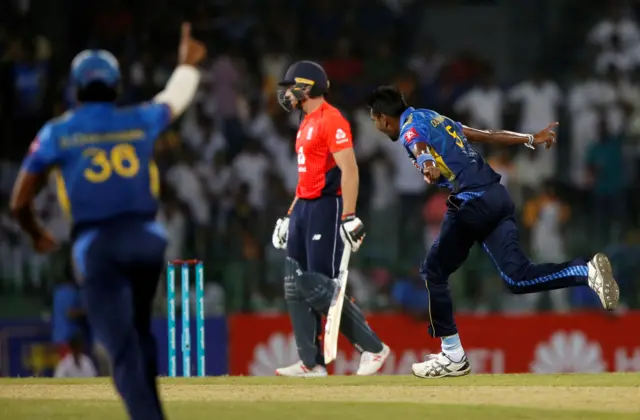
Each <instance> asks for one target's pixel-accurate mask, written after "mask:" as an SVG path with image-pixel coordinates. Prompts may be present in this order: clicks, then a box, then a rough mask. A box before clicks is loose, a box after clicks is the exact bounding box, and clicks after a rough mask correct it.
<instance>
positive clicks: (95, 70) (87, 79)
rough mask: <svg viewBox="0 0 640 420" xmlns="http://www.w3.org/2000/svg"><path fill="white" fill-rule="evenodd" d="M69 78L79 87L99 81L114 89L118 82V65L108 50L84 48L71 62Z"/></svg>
mask: <svg viewBox="0 0 640 420" xmlns="http://www.w3.org/2000/svg"><path fill="white" fill-rule="evenodd" d="M71 80H72V81H73V84H74V85H76V86H77V87H79V88H83V87H87V86H88V85H89V84H91V83H94V82H99V83H102V84H104V85H105V86H106V87H110V88H114V89H115V88H117V86H118V84H119V83H120V65H119V64H118V60H117V59H116V57H115V56H114V55H113V54H111V53H110V52H109V51H106V50H84V51H81V52H80V53H78V55H76V56H75V58H74V59H73V61H72V62H71Z"/></svg>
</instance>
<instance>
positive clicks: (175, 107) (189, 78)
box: [153, 23, 207, 121]
mask: <svg viewBox="0 0 640 420" xmlns="http://www.w3.org/2000/svg"><path fill="white" fill-rule="evenodd" d="M206 55H207V49H206V48H205V46H204V44H203V43H202V42H200V41H198V40H195V39H193V38H192V37H191V25H190V24H189V23H183V24H182V32H181V39H180V49H179V52H178V67H176V69H175V70H174V71H173V74H172V75H171V77H170V78H169V81H168V82H167V85H166V86H165V88H164V90H162V92H160V93H158V94H157V95H156V96H155V97H154V98H153V100H154V102H157V103H164V104H167V105H169V108H170V109H171V120H172V121H173V120H175V119H177V118H178V117H180V115H182V113H183V112H184V111H185V110H186V109H187V107H188V106H189V105H190V104H191V101H192V100H193V98H194V97H195V94H196V90H197V89H198V83H199V82H200V72H199V71H198V69H197V68H196V67H195V66H196V65H197V64H198V63H200V62H201V61H202V60H204V58H205V57H206Z"/></svg>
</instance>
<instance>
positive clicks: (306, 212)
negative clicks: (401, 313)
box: [287, 196, 344, 366]
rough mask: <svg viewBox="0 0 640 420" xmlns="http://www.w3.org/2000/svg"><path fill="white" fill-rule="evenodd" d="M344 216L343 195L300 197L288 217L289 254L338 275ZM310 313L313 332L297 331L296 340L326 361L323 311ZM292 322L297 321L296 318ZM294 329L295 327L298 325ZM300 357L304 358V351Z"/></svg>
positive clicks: (317, 358)
mask: <svg viewBox="0 0 640 420" xmlns="http://www.w3.org/2000/svg"><path fill="white" fill-rule="evenodd" d="M341 218H342V197H336V196H333V197H332V196H325V197H320V198H317V199H315V200H305V199H299V200H298V202H297V203H296V205H295V207H294V208H293V211H292V212H291V216H290V218H289V236H288V238H287V257H289V258H293V259H294V260H296V261H297V262H298V263H299V264H300V267H301V268H302V269H303V270H305V271H307V272H313V273H320V274H324V275H325V276H327V277H329V278H335V277H336V276H337V275H338V270H339V267H340V258H341V257H342V251H343V249H344V244H343V242H342V238H341V237H340V220H341ZM310 310H311V308H310ZM311 316H312V317H313V319H309V320H308V323H309V327H311V329H310V331H309V334H310V336H308V337H307V335H306V331H305V332H302V333H298V335H300V334H302V335H300V336H296V342H297V344H298V347H299V349H300V348H302V349H304V351H305V352H308V353H309V354H311V353H314V352H315V363H316V364H319V365H324V356H323V350H322V343H321V340H320V331H322V314H320V313H318V312H316V311H313V310H311ZM292 322H294V320H293V319H292ZM305 325H306V323H305ZM294 331H296V328H295V327H294ZM311 335H312V336H311ZM314 348H315V351H314ZM300 358H301V359H303V356H302V354H301V356H300ZM309 366H311V364H309Z"/></svg>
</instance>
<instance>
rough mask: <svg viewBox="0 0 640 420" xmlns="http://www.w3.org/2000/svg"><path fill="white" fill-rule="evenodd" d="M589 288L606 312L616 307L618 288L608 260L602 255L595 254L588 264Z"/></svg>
mask: <svg viewBox="0 0 640 420" xmlns="http://www.w3.org/2000/svg"><path fill="white" fill-rule="evenodd" d="M587 266H588V267H589V287H590V288H592V289H593V291H594V292H596V293H597V294H598V297H599V298H600V302H601V303H602V306H603V307H604V309H606V310H607V311H612V310H614V309H615V308H616V307H617V306H618V301H619V300H620V288H619V287H618V283H616V280H615V279H614V278H613V270H612V269H611V263H610V262H609V258H608V257H607V256H606V255H604V254H602V253H598V254H596V255H595V256H594V257H593V259H592V260H591V261H589V264H587Z"/></svg>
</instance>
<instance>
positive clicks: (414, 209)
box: [0, 0, 640, 314]
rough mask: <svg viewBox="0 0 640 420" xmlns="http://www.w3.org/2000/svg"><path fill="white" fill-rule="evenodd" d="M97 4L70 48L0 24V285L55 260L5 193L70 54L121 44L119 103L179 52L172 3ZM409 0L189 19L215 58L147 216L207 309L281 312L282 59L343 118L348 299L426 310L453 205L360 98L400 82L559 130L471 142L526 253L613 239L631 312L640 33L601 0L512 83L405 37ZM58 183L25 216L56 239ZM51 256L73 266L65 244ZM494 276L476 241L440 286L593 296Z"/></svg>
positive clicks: (63, 98)
mask: <svg viewBox="0 0 640 420" xmlns="http://www.w3.org/2000/svg"><path fill="white" fill-rule="evenodd" d="M18 3H19V2H18ZM26 3H29V2H26ZM70 3H73V4H76V3H78V2H73V1H71V2H70ZM98 3H99V4H105V6H104V7H97V6H91V7H90V6H88V5H85V6H83V7H85V9H83V10H84V12H83V13H90V14H89V15H87V14H81V13H80V12H78V13H76V14H71V15H70V16H69V22H68V23H69V24H68V28H69V29H68V30H69V33H68V40H69V42H68V43H67V44H66V45H65V46H64V51H66V52H65V53H64V54H63V53H61V52H60V51H62V50H61V48H62V47H61V46H60V45H59V43H56V42H54V41H53V40H51V39H49V38H48V37H47V36H45V35H43V34H40V33H38V32H37V31H35V30H34V28H33V26H32V25H29V22H30V16H29V10H28V8H26V10H19V9H15V10H13V11H12V15H11V17H10V18H7V16H6V15H5V17H3V18H2V20H0V24H1V25H2V26H0V56H1V57H2V63H1V65H2V77H3V80H2V86H3V87H5V86H7V87H9V89H7V90H6V93H7V94H6V95H2V104H0V119H2V125H1V127H2V133H0V134H1V135H2V137H3V140H2V146H1V147H0V151H1V156H2V157H1V158H0V197H1V198H2V209H0V210H1V212H0V261H1V262H2V264H1V267H0V279H3V280H4V281H3V282H2V283H1V284H2V287H3V290H5V291H6V292H9V291H11V292H15V293H22V292H25V291H29V290H45V289H46V290H48V289H50V288H51V287H52V284H53V283H52V282H53V281H54V279H52V278H51V277H52V274H51V273H52V271H51V270H49V269H48V267H50V266H51V264H52V262H51V258H49V257H43V256H37V255H35V254H33V253H32V252H31V251H30V248H29V244H28V243H27V242H26V241H25V239H24V238H23V237H22V236H21V235H20V233H19V231H18V229H17V227H16V225H15V223H14V222H13V221H12V220H11V219H10V217H9V216H8V213H7V206H6V203H7V201H8V194H9V192H10V188H11V185H12V182H13V180H14V178H15V174H16V173H17V170H18V168H19V162H20V159H21V158H22V156H23V155H24V153H25V152H26V150H27V149H28V146H29V143H30V141H31V139H32V138H33V136H34V135H35V133H36V132H37V130H38V128H39V127H40V126H41V125H42V124H43V123H44V122H45V121H46V120H47V119H49V118H51V117H54V116H57V115H60V114H61V113H62V112H64V111H66V110H67V109H70V108H72V107H73V106H74V105H75V102H74V97H73V89H72V86H70V84H69V82H68V80H67V67H66V66H68V63H69V61H70V58H71V57H72V56H73V55H74V54H75V53H77V52H78V51H80V50H81V49H82V48H87V47H98V46H99V47H101V48H106V49H109V50H110V51H112V52H113V53H114V54H116V55H117V56H118V58H119V60H120V63H121V70H122V75H123V79H124V80H123V89H122V95H121V99H120V102H121V104H122V105H127V104H131V103H135V102H139V101H144V100H148V99H149V98H151V97H152V96H153V95H154V94H155V93H157V92H158V91H159V90H161V88H162V87H163V86H164V84H165V83H166V81H167V79H168V77H169V76H170V75H171V72H172V70H173V68H174V65H175V63H176V45H177V35H178V28H179V23H180V19H182V17H183V16H184V14H179V13H175V12H173V11H174V10H182V9H181V8H180V7H181V6H179V2H177V1H172V0H166V1H164V2H161V3H163V4H164V5H165V6H167V7H156V8H151V9H144V11H141V10H140V9H138V8H136V7H142V6H136V7H134V6H132V5H130V4H129V3H128V2H125V1H109V2H98ZM134 3H136V4H137V2H134ZM142 3H144V2H142ZM227 3H228V5H227ZM420 3H421V2H420V1H415V2H414V1H409V0H405V1H400V0H396V1H393V0H389V1H373V0H352V1H349V2H346V3H345V2H338V1H334V0H331V1H330V0H326V1H321V2H312V1H309V2H305V1H301V0H300V1H296V0H265V1H263V2H258V3H255V4H254V3H251V2H243V1H234V2H220V1H211V2H197V6H194V8H193V9H192V10H190V11H188V13H187V15H188V16H192V17H193V19H192V21H193V27H194V35H195V36H196V37H199V38H201V39H203V40H205V41H206V42H207V44H208V46H209V49H210V57H209V59H208V60H207V62H206V63H205V65H204V66H203V68H202V75H203V77H202V84H201V87H200V91H199V94H198V97H197V100H196V102H195V103H194V104H193V106H192V107H191V108H190V110H189V111H188V112H187V114H186V115H185V116H184V117H183V118H182V119H181V120H180V121H178V122H177V123H176V124H175V125H173V126H172V127H171V129H169V130H168V131H166V132H165V133H163V134H162V136H161V137H160V138H159V139H158V141H157V162H158V164H159V167H160V170H161V173H162V208H161V212H160V216H159V217H160V218H161V220H162V221H163V223H164V224H165V225H166V227H167V229H168V231H169V237H170V238H171V242H170V246H169V249H168V251H167V258H168V259H172V258H186V257H191V256H197V257H198V258H201V259H203V260H204V261H205V267H206V274H207V280H208V283H209V289H208V296H209V298H210V299H211V301H212V302H214V303H215V302H217V303H218V304H217V305H212V306H213V307H216V308H219V309H220V310H221V308H223V307H224V308H226V310H229V311H240V310H243V311H267V310H277V309H281V308H282V263H283V259H284V257H283V255H282V252H281V251H277V250H275V249H273V247H272V246H271V245H270V244H271V241H270V236H271V229H272V228H273V224H274V222H275V220H276V219H277V217H279V216H281V215H282V214H284V213H285V212H286V210H287V208H288V206H289V204H290V202H291V199H292V197H293V196H294V191H295V185H296V178H297V164H296V156H295V152H294V148H293V142H294V139H295V133H296V129H297V125H298V123H299V120H300V115H298V114H296V113H292V114H287V113H286V112H284V110H282V109H281V108H280V107H279V105H278V103H277V101H276V95H275V89H276V83H277V80H278V79H279V78H280V77H281V76H282V75H283V74H284V72H285V71H286V68H287V66H288V65H289V64H290V63H291V62H292V60H294V59H301V58H304V59H314V60H316V61H319V62H320V63H321V64H322V65H323V66H324V67H325V69H326V71H327V73H328V75H329V78H330V80H331V93H330V96H329V100H330V101H331V102H332V103H333V104H335V105H337V106H338V107H339V108H340V109H341V110H342V111H343V112H344V114H345V115H346V116H347V117H348V118H349V120H350V121H351V123H352V126H353V133H354V143H355V149H356V153H357V158H358V163H359V167H360V177H361V178H360V179H361V189H360V198H359V202H358V214H359V215H360V217H361V218H362V219H363V220H364V222H365V225H366V227H367V231H368V235H367V239H366V242H365V245H364V246H363V248H362V249H361V251H360V252H359V253H358V254H357V255H356V256H354V262H353V266H354V269H353V270H352V271H351V272H352V277H351V279H350V282H351V285H352V286H351V288H352V294H353V295H354V297H355V298H356V300H358V301H359V303H360V304H361V306H363V307H364V308H367V309H381V310H382V309H388V308H390V307H395V306H401V307H403V308H404V309H406V310H408V311H411V312H413V313H416V314H420V313H421V312H423V311H425V310H426V299H425V296H424V294H425V293H426V291H425V290H424V287H423V283H422V282H421V281H420V279H419V277H418V275H417V266H418V263H419V261H420V260H421V259H422V258H423V257H424V254H425V252H426V249H428V247H429V246H430V245H431V244H432V243H433V241H434V240H435V238H436V237H437V235H438V230H439V224H440V222H441V221H442V218H443V214H444V211H445V202H446V197H447V193H446V191H438V190H436V189H434V188H433V187H430V186H427V185H426V184H425V183H424V181H423V180H422V177H420V176H417V175H416V173H415V169H414V168H413V166H412V165H411V164H410V163H409V162H408V160H407V158H406V153H405V151H404V149H403V148H402V147H400V146H399V145H398V144H395V143H392V142H390V141H388V139H386V138H385V137H384V136H383V135H381V134H380V133H378V132H377V131H376V130H375V129H374V127H373V125H372V123H371V120H370V117H369V112H368V110H367V109H366V108H365V107H364V106H363V103H364V98H365V97H366V95H367V93H368V92H369V91H370V90H371V89H372V88H373V87H375V86H376V85H378V84H390V83H394V84H396V85H398V86H400V87H401V88H402V90H403V91H404V92H405V95H406V97H407V99H408V101H409V102H410V103H411V104H413V105H415V106H419V107H429V108H433V109H435V110H437V111H439V112H441V113H443V114H445V115H449V116H451V117H454V118H456V119H458V120H460V121H463V122H464V123H465V124H467V125H470V126H474V127H477V128H483V129H499V128H506V129H513V130H518V131H524V132H537V131H539V130H541V129H543V128H544V127H546V126H547V125H548V124H549V123H550V122H553V121H560V122H561V129H560V130H561V131H560V135H559V145H558V146H559V147H558V148H555V149H552V150H550V151H545V150H536V151H535V152H532V151H530V150H529V149H527V148H524V147H513V148H508V149H484V150H480V151H481V152H482V153H483V154H484V156H485V157H486V159H487V160H489V162H490V163H491V164H492V166H493V168H494V169H495V170H496V171H498V172H499V173H500V174H501V175H502V182H503V183H504V184H505V185H506V186H507V187H508V188H509V190H510V192H511V194H512V196H513V198H514V200H515V202H516V205H517V207H518V209H520V210H521V211H520V221H519V222H520V225H521V227H522V238H521V239H522V242H523V246H524V247H525V248H526V249H527V250H528V252H529V253H530V255H531V256H532V258H533V259H534V260H535V261H548V262H552V261H553V262H555V261H562V260H565V259H567V258H569V257H570V256H573V255H574V254H588V253H592V252H596V251H598V250H602V249H607V250H609V252H611V253H612V255H613V257H614V262H617V261H620V264H619V265H618V267H619V273H618V276H619V278H620V280H621V283H622V288H623V292H622V295H623V300H624V302H625V304H627V305H637V304H638V302H637V292H636V288H635V286H634V285H635V284H637V283H638V280H639V279H638V275H637V274H636V272H637V270H634V268H635V267H636V265H637V263H635V261H638V258H637V254H638V249H637V245H635V244H636V243H637V239H638V235H637V232H638V231H637V228H638V227H639V226H638V222H639V220H638V216H637V215H638V209H639V208H640V202H638V195H637V194H633V186H634V184H636V182H637V179H638V176H639V174H638V172H637V171H636V168H637V167H638V163H639V159H638V158H639V152H640V148H639V146H640V143H638V139H639V138H640V78H639V76H640V29H639V26H638V23H637V20H636V19H635V17H633V15H632V14H631V13H630V12H629V11H628V10H626V9H624V10H622V9H618V8H614V9H612V10H611V12H610V14H609V15H607V16H606V17H604V18H601V20H600V21H594V26H593V27H592V29H591V30H590V31H589V32H588V33H586V34H585V40H584V51H585V54H583V57H582V59H581V60H579V61H578V62H577V63H576V66H575V67H574V69H572V71H571V72H570V73H568V74H562V75H558V74H553V75H551V74H547V73H546V72H545V71H546V70H545V68H543V67H541V68H539V69H533V70H534V71H532V73H531V74H530V75H528V76H526V77H524V78H523V79H522V80H520V81H519V82H517V83H508V84H506V83H504V81H502V80H498V79H497V78H496V77H495V71H494V66H493V65H492V63H491V62H488V61H487V60H485V59H483V58H482V57H479V56H475V55H473V54H471V53H465V54H456V55H450V54H445V53H444V52H442V51H440V50H439V49H438V46H437V45H435V44H432V43H429V42H427V41H425V42H420V43H419V45H411V44H410V43H407V42H404V40H406V39H407V37H408V36H410V35H411V29H412V28H413V27H414V26H415V25H414V24H415V21H416V19H418V17H419V15H420V13H418V12H420V11H421V10H422V9H421V7H422V6H421V4H420ZM285 11H289V14H290V15H289V16H287V12H285ZM87 16H92V18H91V19H88V18H87ZM293 16H295V17H296V18H293ZM574 70H575V71H574ZM7 139H10V140H7ZM53 193H54V191H53V189H50V190H46V191H45V192H44V193H43V194H42V195H41V197H40V205H39V206H38V208H39V211H40V215H41V217H42V218H43V219H44V220H46V221H47V225H48V226H49V228H50V229H52V231H53V232H54V234H55V235H56V237H57V238H58V239H59V240H60V242H61V243H62V244H65V243H66V242H67V241H68V239H67V236H66V235H67V233H66V232H67V230H68V222H67V221H66V220H65V218H64V215H62V213H61V211H60V210H59V208H58V207H57V205H56V204H55V198H54V196H53ZM54 258H58V259H60V258H62V259H64V258H68V247H65V246H63V247H62V249H61V251H60V252H59V253H58V254H57V255H56V256H55V257H54ZM63 265H64V264H60V266H63ZM25 266H28V267H29V269H28V270H25V269H24V267H25ZM45 268H47V269H45ZM60 271H62V270H60ZM53 272H56V271H55V270H54V271H53ZM9 280H10V281H9ZM500 283H501V282H500V278H499V274H498V273H497V272H496V271H495V269H494V267H493V266H492V264H491V261H490V260H489V258H487V257H486V256H485V255H484V254H483V252H482V250H481V249H480V248H479V247H476V248H475V249H474V250H473V252H472V255H471V256H470V259H469V261H468V262H467V263H466V264H465V265H464V267H463V268H462V269H461V270H460V271H459V272H458V273H456V274H455V275H454V276H453V278H452V280H451V284H452V289H453V290H454V293H455V294H457V295H459V297H458V298H457V302H458V310H460V311H463V310H468V311H490V310H509V311H518V310H524V311H532V310H537V309H540V308H551V309H554V310H557V311H565V310H567V309H569V308H570V307H572V306H595V305H597V304H598V303H597V301H593V300H592V299H590V296H588V295H587V294H585V293H583V292H584V291H582V290H579V289H576V290H575V291H568V292H557V293H552V294H550V295H548V296H547V295H538V296H533V297H527V296H525V297H511V296H508V297H507V296H506V291H504V288H503V287H502V285H501V284H500ZM159 299H160V300H161V299H162V298H161V297H160V298H159Z"/></svg>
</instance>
